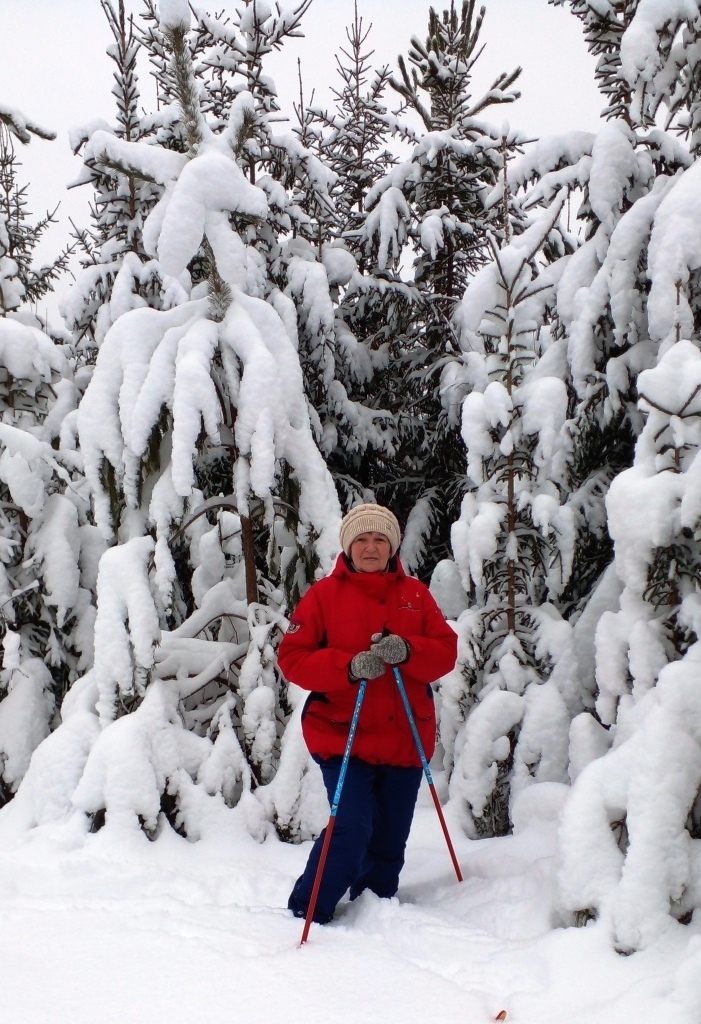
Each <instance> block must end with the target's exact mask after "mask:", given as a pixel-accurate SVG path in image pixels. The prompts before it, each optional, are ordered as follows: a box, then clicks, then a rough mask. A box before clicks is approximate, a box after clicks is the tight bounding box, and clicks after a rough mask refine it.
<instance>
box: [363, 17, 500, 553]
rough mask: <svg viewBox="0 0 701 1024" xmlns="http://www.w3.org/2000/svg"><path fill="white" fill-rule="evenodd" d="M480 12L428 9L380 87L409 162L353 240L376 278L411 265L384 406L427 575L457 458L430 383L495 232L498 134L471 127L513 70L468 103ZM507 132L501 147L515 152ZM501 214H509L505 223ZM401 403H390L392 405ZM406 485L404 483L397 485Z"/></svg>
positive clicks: (451, 350) (399, 497)
mask: <svg viewBox="0 0 701 1024" xmlns="http://www.w3.org/2000/svg"><path fill="white" fill-rule="evenodd" d="M484 13H485V12H484V9H483V8H482V9H480V11H479V12H478V13H477V14H476V15H475V3H474V0H466V2H464V3H462V4H461V5H460V7H459V8H458V7H456V5H455V4H454V3H451V6H450V9H449V10H446V11H444V12H443V14H442V15H439V14H438V13H437V12H436V11H435V10H433V9H432V8H431V10H430V12H429V25H428V37H427V39H426V41H425V42H422V41H420V40H419V39H417V38H416V37H414V38H412V40H411V48H410V52H409V58H408V63H407V61H405V60H404V59H403V58H400V60H399V76H398V77H394V78H393V79H392V81H391V84H392V86H393V87H394V89H395V90H396V91H397V92H398V93H399V95H400V96H401V97H402V100H403V101H404V107H403V115H402V116H401V119H400V120H401V129H400V134H401V136H402V137H403V139H404V140H405V141H406V142H407V143H408V144H409V147H410V148H409V155H408V157H407V158H406V159H404V160H401V161H400V162H399V163H397V165H396V166H394V167H392V168H390V170H389V171H388V172H387V174H385V175H384V177H383V178H382V179H380V181H379V182H377V184H376V185H375V186H374V187H373V188H372V189H371V190H370V192H369V195H368V197H367V203H366V205H367V207H368V215H367V219H366V225H365V229H364V230H365V233H366V236H367V237H368V238H372V239H373V240H374V243H375V245H376V247H377V266H378V269H379V270H380V271H387V270H394V271H395V272H396V271H398V270H399V269H400V268H402V266H403V265H404V264H405V263H406V261H407V258H410V257H413V267H414V284H415V286H416V288H417V289H418V292H419V295H420V304H419V305H418V306H416V307H415V308H414V309H413V310H412V311H411V312H412V317H411V324H410V327H409V330H408V331H407V334H406V335H405V336H403V337H400V339H399V343H398V346H397V351H396V353H395V352H394V351H392V359H391V362H390V363H389V364H388V367H387V375H386V380H385V381H384V393H385V395H386V399H387V400H386V402H385V403H383V404H385V405H386V407H388V408H390V409H391V410H392V411H393V412H396V413H397V414H398V416H399V418H400V426H401V437H400V443H399V445H398V450H397V455H396V457H395V459H396V465H397V467H399V472H398V474H397V476H396V479H395V480H394V483H395V485H396V486H395V487H394V488H393V490H392V491H391V493H390V494H389V495H388V497H389V498H390V500H391V501H392V503H393V506H394V505H396V507H397V508H398V509H399V510H400V512H402V511H403V512H404V513H405V514H408V522H407V540H406V541H405V544H404V546H403V553H404V554H405V557H406V558H407V561H408V564H409V565H410V566H411V568H412V569H414V570H415V571H416V570H421V568H422V567H423V568H424V569H425V568H426V567H429V566H431V567H432V566H433V565H434V564H435V562H436V560H437V559H438V558H440V557H443V556H445V554H446V553H447V552H448V549H449V530H450V524H451V523H452V522H453V521H454V520H455V519H456V518H457V516H458V514H459V508H460V501H461V498H462V493H463V480H464V472H463V470H464V462H465V452H464V446H463V443H462V440H461V438H460V434H459V431H457V430H456V429H455V426H454V422H450V420H449V418H448V417H447V416H446V414H445V410H444V406H443V403H442V401H441V396H440V374H441V371H442V369H443V367H444V365H445V363H446V362H447V361H450V360H452V359H455V358H456V357H458V355H459V344H458V341H457V338H456V337H455V332H454V328H453V326H452V315H453V313H454V311H455V308H456V305H457V303H458V301H459V300H460V298H461V296H462V294H463V291H464V289H465V286H466V284H467V282H468V280H469V278H470V276H471V275H472V274H473V273H475V271H476V270H478V269H479V267H480V266H482V265H483V263H484V262H485V260H486V259H487V252H488V243H487V230H488V229H489V228H491V229H492V230H493V231H494V232H495V233H496V236H497V237H499V235H500V233H501V232H502V231H503V225H502V224H501V223H500V221H501V217H502V214H501V211H500V210H493V209H492V210H490V209H488V208H487V205H486V199H487V196H488V195H489V194H490V192H491V190H492V188H493V186H494V185H495V184H496V181H497V177H498V174H499V170H500V168H501V166H502V162H503V154H502V148H503V145H504V142H503V138H502V134H503V133H502V131H501V129H496V128H493V127H492V126H490V125H489V124H488V123H487V122H486V121H485V120H484V119H483V118H484V113H485V111H487V110H488V109H489V108H490V107H491V106H494V105H499V104H502V103H510V102H511V101H513V100H514V99H516V98H517V96H518V92H516V91H515V90H514V89H513V88H512V86H513V83H514V81H515V80H516V78H517V77H518V74H519V70H518V69H517V70H516V71H513V72H511V73H510V74H502V75H499V76H498V77H497V78H496V80H495V81H494V82H493V84H492V86H491V88H490V89H489V90H488V91H487V93H485V95H484V96H480V97H475V96H473V94H472V81H473V73H474V68H475V63H476V61H477V60H478V58H479V56H480V54H481V52H482V49H481V47H480V46H479V37H480V32H481V28H482V22H483V18H484ZM517 141H518V140H517V139H516V138H515V137H513V136H511V135H510V134H509V135H508V136H507V142H506V145H507V147H508V149H509V150H511V149H512V148H513V146H514V145H515V144H516V143H517ZM510 216H511V214H510ZM400 396H401V397H400ZM407 481H409V482H410V483H411V486H407V485H406V482H407Z"/></svg>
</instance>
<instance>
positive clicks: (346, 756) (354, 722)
mask: <svg viewBox="0 0 701 1024" xmlns="http://www.w3.org/2000/svg"><path fill="white" fill-rule="evenodd" d="M367 685H368V681H367V679H361V680H360V687H359V689H358V696H357V698H356V701H355V708H354V709H353V717H352V718H351V724H350V729H349V730H348V739H347V740H346V749H345V751H344V752H343V760H342V761H341V771H340V772H339V774H338V782H337V783H336V792H335V793H334V797H333V803H332V804H331V814H330V815H329V822H328V825H327V826H326V833H325V835H324V843H323V845H322V847H321V854H320V856H319V863H318V864H317V867H316V874H315V875H314V885H313V886H312V895H311V898H310V900H309V906H308V908H307V916H306V919H305V921H304V930H303V931H302V938H301V939H300V943H299V944H300V946H303V945H304V943H305V942H306V941H307V936H308V935H309V929H310V928H311V924H312V918H313V916H314V910H315V909H316V900H317V896H318V895H319V889H320V887H321V879H322V876H323V874H324V866H325V864H326V855H327V853H328V852H329V845H330V843H331V835H332V833H333V827H334V825H335V824H336V812H337V811H338V805H339V803H340V800H341V790H342V789H343V783H344V782H345V779H346V771H347V769H348V762H349V760H350V754H351V747H352V746H353V740H354V739H355V730H356V729H357V728H358V718H359V717H360V708H361V706H362V703H363V697H364V696H365V688H366V686H367Z"/></svg>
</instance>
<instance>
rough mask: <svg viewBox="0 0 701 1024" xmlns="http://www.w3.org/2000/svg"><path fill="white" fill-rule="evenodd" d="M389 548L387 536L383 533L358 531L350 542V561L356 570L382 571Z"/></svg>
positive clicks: (385, 566)
mask: <svg viewBox="0 0 701 1024" xmlns="http://www.w3.org/2000/svg"><path fill="white" fill-rule="evenodd" d="M389 550H390V544H389V538H387V537H385V535H384V533H360V534H358V536H357V537H356V538H355V540H354V541H353V543H352V544H351V548H350V558H351V562H352V563H353V567H354V568H355V569H357V570H358V572H384V571H385V569H386V568H387V564H388V562H389Z"/></svg>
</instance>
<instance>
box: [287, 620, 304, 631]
mask: <svg viewBox="0 0 701 1024" xmlns="http://www.w3.org/2000/svg"><path fill="white" fill-rule="evenodd" d="M301 628H302V623H301V622H291V623H290V624H289V626H288V627H287V632H288V633H299V631H300V629H301Z"/></svg>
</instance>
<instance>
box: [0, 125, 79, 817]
mask: <svg viewBox="0 0 701 1024" xmlns="http://www.w3.org/2000/svg"><path fill="white" fill-rule="evenodd" d="M32 135H36V136H39V137H41V138H45V139H52V138H53V137H54V136H53V133H51V132H48V131H46V130H45V129H42V128H39V127H38V126H37V125H36V124H34V123H33V122H31V121H29V120H28V119H27V118H25V117H24V115H23V114H22V113H21V112H20V111H18V110H16V109H9V108H7V107H2V108H0V640H1V642H2V649H3V654H2V658H1V660H0V664H1V666H2V667H1V668H0V803H2V804H4V803H6V802H7V801H8V800H9V799H10V798H11V797H12V795H13V794H14V792H15V791H16V789H17V787H18V785H19V783H20V782H21V780H22V778H23V776H24V773H25V772H26V770H27V766H28V764H29V759H30V757H31V755H32V752H33V750H34V749H35V748H36V746H37V745H38V743H39V742H40V741H41V740H42V739H43V738H44V736H45V735H46V734H47V733H48V732H49V730H50V728H51V726H52V722H53V717H54V710H55V705H56V702H57V701H60V699H61V697H62V696H63V693H64V692H65V690H66V688H67V687H68V685H69V683H70V682H71V681H72V680H73V679H75V678H76V675H77V674H78V673H79V672H81V671H85V669H87V668H88V667H89V665H90V663H91V660H92V636H91V633H92V621H93V610H92V605H91V588H92V587H93V585H94V570H95V565H96V553H97V550H98V549H99V544H98V548H97V549H96V547H95V531H94V530H93V529H92V528H91V527H90V526H89V525H88V524H87V511H88V505H87V494H85V489H84V487H83V486H82V475H81V472H80V459H79V457H78V455H77V454H76V452H75V443H74V427H75V424H74V423H72V422H71V421H72V418H73V417H74V410H75V405H76V389H75V387H74V384H73V380H72V370H71V363H70V359H69V358H68V356H69V353H68V351H67V350H66V348H64V347H63V346H62V345H59V344H57V343H56V342H55V341H54V340H53V339H52V338H51V337H49V336H48V334H47V333H46V331H45V330H44V329H43V327H44V325H43V323H42V321H41V320H40V319H39V318H38V317H37V316H36V315H35V314H33V313H32V311H31V305H30V304H34V303H35V302H36V301H37V300H38V299H39V298H41V297H42V296H43V295H45V294H46V293H47V292H48V290H49V289H50V288H51V283H52V281H53V280H54V278H55V277H56V276H57V274H58V273H59V272H60V270H61V267H62V265H63V262H64V257H65V254H64V256H61V257H59V258H58V259H57V260H56V261H54V262H53V263H49V264H46V265H45V266H44V267H42V268H40V269H35V267H34V265H33V263H32V253H33V251H34V248H35V246H36V245H37V243H38V241H39V239H40V237H41V235H42V233H43V231H44V229H45V228H46V226H47V225H48V224H49V223H50V222H51V215H50V214H48V215H47V216H46V217H45V218H44V219H43V220H41V221H40V222H39V223H38V224H36V225H32V224H31V223H30V222H29V221H28V216H29V215H28V213H27V211H26V202H27V198H26V194H27V187H26V186H24V187H20V185H19V184H18V181H17V166H18V161H17V159H16V155H15V149H14V145H13V140H17V141H18V142H20V143H22V144H26V143H28V142H29V141H30V140H31V137H32ZM25 303H26V305H25Z"/></svg>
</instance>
